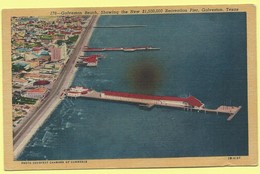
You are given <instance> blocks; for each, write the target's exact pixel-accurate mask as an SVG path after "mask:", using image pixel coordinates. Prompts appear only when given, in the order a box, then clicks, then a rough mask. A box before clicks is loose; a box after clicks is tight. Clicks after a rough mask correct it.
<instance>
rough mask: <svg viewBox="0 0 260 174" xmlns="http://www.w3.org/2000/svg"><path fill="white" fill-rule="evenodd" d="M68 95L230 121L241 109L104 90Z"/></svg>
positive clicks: (67, 93) (68, 94)
mask: <svg viewBox="0 0 260 174" xmlns="http://www.w3.org/2000/svg"><path fill="white" fill-rule="evenodd" d="M66 95H67V96H68V97H84V98H92V99H98V100H110V101H119V102H128V103H136V104H138V105H140V106H142V107H147V108H152V107H153V106H164V107H172V108H179V109H184V110H191V111H193V110H194V111H198V112H200V111H201V112H205V113H207V112H210V113H216V114H219V113H220V114H225V115H227V116H228V118H227V120H228V121H230V120H232V118H233V117H234V116H235V115H236V114H237V112H238V111H239V110H240V109H241V106H239V107H236V106H224V105H221V106H219V107H218V108H217V109H208V108H205V107H203V106H204V105H203V106H201V107H191V106H190V105H187V103H185V102H175V103H174V102H166V101H164V100H156V99H138V98H131V97H115V96H109V95H104V93H103V92H97V91H94V90H91V91H90V92H87V93H84V94H81V93H78V94H77V95H74V93H73V95H72V94H70V92H69V90H68V91H67V92H66Z"/></svg>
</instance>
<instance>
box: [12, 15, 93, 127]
mask: <svg viewBox="0 0 260 174" xmlns="http://www.w3.org/2000/svg"><path fill="white" fill-rule="evenodd" d="M87 19H88V16H59V17H53V18H49V17H12V18H11V58H12V76H13V77H12V87H13V88H12V91H13V97H14V98H16V100H13V118H14V121H16V123H17V124H19V122H20V119H22V118H23V117H24V116H27V114H28V113H29V110H31V109H32V108H33V107H34V106H35V104H36V102H35V101H37V100H39V99H41V98H43V97H44V96H45V95H46V93H47V91H48V89H51V88H52V86H53V83H54V81H55V80H56V79H57V77H58V76H59V73H60V71H61V70H62V68H63V67H64V65H65V64H66V62H67V60H68V58H69V56H68V52H70V51H71V49H73V45H74V44H75V42H76V41H77V38H78V37H79V35H80V34H81V32H82V30H83V27H82V26H84V25H85V24H87ZM24 97H25V98H24ZM16 123H15V124H16Z"/></svg>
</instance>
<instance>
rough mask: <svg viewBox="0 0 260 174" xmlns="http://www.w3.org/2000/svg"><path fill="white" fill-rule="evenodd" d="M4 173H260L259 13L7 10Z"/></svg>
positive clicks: (247, 9) (244, 8) (225, 9)
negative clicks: (242, 169) (228, 169)
mask: <svg viewBox="0 0 260 174" xmlns="http://www.w3.org/2000/svg"><path fill="white" fill-rule="evenodd" d="M2 44H3V64H4V67H3V70H4V72H3V73H4V79H3V89H4V91H3V94H4V101H5V103H4V140H5V143H4V148H5V149H4V151H5V161H4V163H5V169H6V170H33V169H102V168H160V167H207V166H249V165H250V166H254V165H257V163H258V156H257V153H258V151H257V109H256V16H255V7H254V5H211V6H157V7H148V6H147V7H114V8H113V7H110V8H58V9H5V10H3V43H2Z"/></svg>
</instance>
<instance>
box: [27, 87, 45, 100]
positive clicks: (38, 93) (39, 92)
mask: <svg viewBox="0 0 260 174" xmlns="http://www.w3.org/2000/svg"><path fill="white" fill-rule="evenodd" d="M46 92H47V89H46V88H35V89H29V90H27V91H26V92H25V93H24V94H23V97H27V98H34V99H39V98H42V97H44V95H45V94H46Z"/></svg>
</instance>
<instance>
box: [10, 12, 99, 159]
mask: <svg viewBox="0 0 260 174" xmlns="http://www.w3.org/2000/svg"><path fill="white" fill-rule="evenodd" d="M97 20H98V16H91V17H90V21H89V24H88V25H87V27H86V28H85V31H83V32H82V34H81V37H80V38H79V41H78V43H77V45H76V46H75V48H74V50H73V52H72V54H71V55H70V58H69V60H68V61H67V63H66V64H65V65H64V67H63V69H62V71H61V73H60V74H59V77H58V78H57V80H56V81H55V82H54V84H53V88H52V89H51V90H50V92H49V94H48V95H47V96H46V97H45V99H44V101H43V102H42V103H41V104H40V106H38V108H37V109H36V110H35V111H34V113H33V114H32V115H31V116H30V117H28V118H27V119H25V121H24V122H22V123H20V124H21V125H20V126H19V127H18V128H17V129H15V130H14V132H13V147H14V151H16V149H17V148H18V146H20V145H21V143H22V142H23V141H24V139H25V137H26V136H28V135H29V134H30V133H31V130H32V129H33V128H34V127H35V125H37V124H39V123H38V122H39V120H40V119H41V117H43V116H44V114H46V112H47V111H48V110H49V109H50V108H52V107H53V105H54V104H55V103H56V102H57V101H59V100H60V95H61V93H62V92H63V90H64V89H65V88H66V87H67V85H68V83H69V80H68V78H69V77H70V76H71V75H72V74H71V72H72V71H73V69H74V68H75V64H76V60H77V58H78V56H79V54H80V52H81V50H82V48H83V46H84V45H85V44H86V42H88V41H89V39H90V37H91V34H92V32H93V27H94V25H95V23H96V21H97ZM31 136H32V135H31ZM24 145H25V144H24ZM18 153H19V152H18ZM18 155H19V154H15V156H18Z"/></svg>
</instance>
